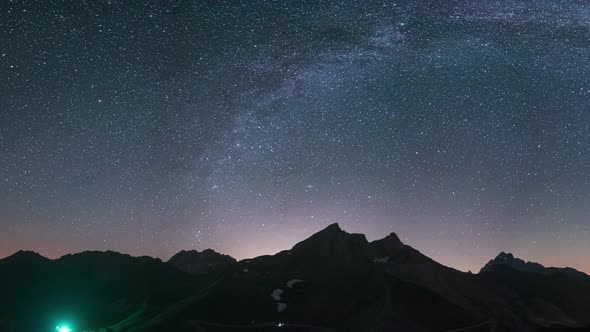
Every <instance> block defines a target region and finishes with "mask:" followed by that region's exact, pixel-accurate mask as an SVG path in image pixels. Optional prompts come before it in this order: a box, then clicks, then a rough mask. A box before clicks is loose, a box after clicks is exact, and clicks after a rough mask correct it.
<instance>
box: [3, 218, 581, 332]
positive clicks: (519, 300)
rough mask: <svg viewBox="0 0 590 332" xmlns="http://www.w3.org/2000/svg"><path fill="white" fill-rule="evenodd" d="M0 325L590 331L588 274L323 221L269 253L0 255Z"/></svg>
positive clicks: (19, 328)
mask: <svg viewBox="0 0 590 332" xmlns="http://www.w3.org/2000/svg"><path fill="white" fill-rule="evenodd" d="M0 285H2V293H1V296H0V331H54V329H55V326H56V324H58V323H59V322H64V321H65V322H69V324H71V326H72V327H73V331H105V332H106V331H234V330H236V331H238V330H246V331H318V332H319V331H424V332H425V331H473V332H476V331H498V332H502V331H590V329H589V328H588V327H589V326H590V276H588V275H586V274H584V273H582V272H578V271H576V270H574V269H571V268H565V269H561V268H546V267H543V266H542V265H540V264H537V263H531V262H524V261H522V260H520V259H518V258H515V257H514V256H512V255H511V254H506V253H500V254H499V255H498V257H496V258H495V259H493V260H491V261H490V262H489V263H488V264H487V265H486V266H484V267H483V268H482V270H481V271H480V272H479V273H477V274H472V273H464V272H460V271H457V270H454V269H452V268H449V267H446V266H443V265H441V264H439V263H437V262H435V261H434V260H432V259H430V258H428V257H426V256H424V255H423V254H421V253H420V252H419V251H417V250H415V249H413V248H412V247H410V246H407V245H404V244H403V243H402V242H401V241H400V240H399V238H398V237H397V235H395V234H393V233H392V234H390V235H389V236H387V237H385V238H384V239H381V240H377V241H373V242H368V241H367V239H366V238H365V236H364V235H362V234H349V233H346V232H345V231H343V230H341V229H340V227H339V226H338V225H337V224H333V225H330V226H328V227H327V228H325V229H324V230H322V231H320V232H318V233H316V234H314V235H313V236H311V237H310V238H308V239H306V240H304V241H302V242H300V243H298V244H296V245H295V246H294V247H293V248H292V249H290V250H285V251H282V252H280V253H277V254H276V255H272V256H261V257H257V258H254V259H247V260H242V261H236V260H235V259H233V258H231V257H229V256H227V255H222V254H219V253H216V252H214V251H212V250H205V251H203V252H198V251H182V252H180V253H178V254H177V255H175V256H174V257H172V258H171V259H170V261H169V262H162V261H160V260H159V259H154V258H150V257H131V256H128V255H123V254H119V253H115V252H83V253H79V254H74V255H66V256H63V257H61V258H59V259H56V260H50V259H47V258H44V257H42V256H40V255H39V254H36V253H34V252H27V251H20V252H18V253H16V254H14V255H12V256H10V257H7V258H4V259H2V260H0Z"/></svg>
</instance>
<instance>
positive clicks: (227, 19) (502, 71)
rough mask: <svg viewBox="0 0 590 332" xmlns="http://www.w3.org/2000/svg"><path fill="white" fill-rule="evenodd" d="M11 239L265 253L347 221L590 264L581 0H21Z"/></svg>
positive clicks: (372, 229)
mask: <svg viewBox="0 0 590 332" xmlns="http://www.w3.org/2000/svg"><path fill="white" fill-rule="evenodd" d="M1 7H2V8H0V41H1V43H0V71H1V76H2V77H1V79H0V121H1V122H0V180H1V182H0V222H1V229H0V230H1V232H0V256H6V255H9V254H11V253H12V252H14V251H16V250H18V249H31V250H37V251H39V252H41V253H42V254H45V255H48V256H50V257H57V256H60V255H63V254H65V253H68V252H76V251H81V250H88V249H96V250H107V249H110V250H117V251H122V252H127V253H131V254H134V255H153V256H158V257H161V258H163V259H167V258H168V257H170V256H171V255H172V254H173V253H175V252H177V251H179V250H181V249H199V250H200V249H204V248H208V247H211V248H214V249H216V250H218V251H222V252H225V253H227V254H231V255H233V256H235V257H237V258H245V257H252V256H256V255H260V254H266V253H274V252H277V251H279V250H282V249H287V248H290V247H291V246H292V245H293V244H294V243H296V242H297V241H299V240H302V239H303V238H305V237H306V236H309V235H310V234H312V233H313V232H315V231H318V230H320V229H321V228H323V227H325V226H326V225H328V224H330V223H333V222H338V223H340V225H341V226H342V227H343V228H344V229H346V230H348V231H350V232H361V233H365V234H367V237H368V238H369V239H376V238H379V237H383V236H385V235H387V234H388V233H390V232H396V233H397V234H399V236H400V238H401V239H402V241H404V242H406V243H408V244H410V245H412V246H414V247H416V248H417V249H419V250H421V251H423V252H424V253H425V254H427V255H429V256H431V257H432V258H434V259H436V260H438V261H440V262H442V263H444V264H447V265H450V266H453V267H456V268H459V269H462V270H468V269H471V270H478V269H479V268H480V267H481V266H482V265H483V264H484V263H485V262H486V261H487V260H488V259H490V258H492V257H493V256H495V255H496V254H497V253H498V252H499V251H502V250H503V251H511V252H514V253H515V254H516V255H517V256H521V257H523V258H524V259H529V260H536V261H539V262H541V263H545V264H547V265H557V266H563V265H569V266H573V267H576V268H579V269H582V270H585V271H589V272H590V259H589V258H588V256H587V255H586V254H585V253H588V252H590V220H588V219H589V217H590V204H589V203H590V153H589V151H590V48H589V47H590V4H588V3H587V2H585V1H553V0H538V1H516V0H515V1H484V0H475V1H459V0H457V1H430V0H424V1H399V2H391V1H382V2H381V1H358V2H357V1H345V2H340V1H334V2H313V1H311V2H301V3H298V2H294V1H258V0H255V1H252V0H248V1H224V0H222V1H219V0H216V1H142V2H137V3H129V2H126V1H108V2H107V1H99V2H90V1H88V2H87V1H74V2H63V1H55V2H52V3H51V4H49V3H45V2H41V1H9V2H7V3H6V4H4V5H2V6H1Z"/></svg>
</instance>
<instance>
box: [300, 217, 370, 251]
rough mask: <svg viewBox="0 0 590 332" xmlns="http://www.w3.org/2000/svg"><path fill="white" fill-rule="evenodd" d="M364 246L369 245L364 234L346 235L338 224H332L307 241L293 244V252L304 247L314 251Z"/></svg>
mask: <svg viewBox="0 0 590 332" xmlns="http://www.w3.org/2000/svg"><path fill="white" fill-rule="evenodd" d="M346 243H348V245H353V246H355V247H356V246H364V245H366V244H368V243H369V241H367V238H366V237H365V235H364V234H360V233H348V232H346V231H344V230H342V228H340V225H339V224H338V223H333V224H330V225H328V226H326V227H325V228H324V229H322V230H320V231H319V232H317V233H315V234H313V235H311V236H310V237H308V238H307V239H305V240H303V241H301V242H299V243H297V244H295V246H294V247H293V249H294V250H300V249H303V248H306V247H311V248H314V249H316V250H328V249H329V248H331V247H334V246H343V245H344V246H348V245H346ZM319 248H322V249H319Z"/></svg>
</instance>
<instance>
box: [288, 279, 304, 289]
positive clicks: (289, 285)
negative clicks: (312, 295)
mask: <svg viewBox="0 0 590 332" xmlns="http://www.w3.org/2000/svg"><path fill="white" fill-rule="evenodd" d="M300 282H303V280H301V279H291V280H289V281H287V287H289V288H293V286H295V284H298V283H300Z"/></svg>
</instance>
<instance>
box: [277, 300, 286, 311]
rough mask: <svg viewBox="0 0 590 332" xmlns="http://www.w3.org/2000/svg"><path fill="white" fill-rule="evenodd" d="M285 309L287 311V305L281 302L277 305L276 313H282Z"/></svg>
mask: <svg viewBox="0 0 590 332" xmlns="http://www.w3.org/2000/svg"><path fill="white" fill-rule="evenodd" d="M285 309H287V303H283V302H279V303H277V311H278V312H283V311H285Z"/></svg>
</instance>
